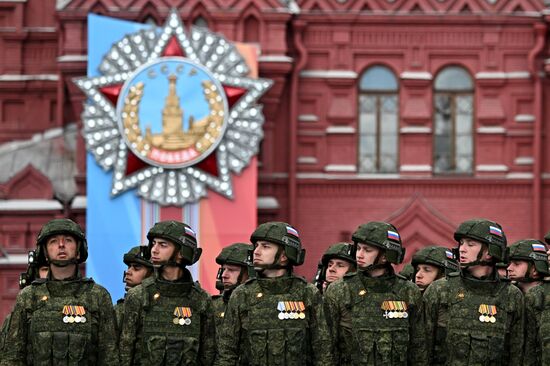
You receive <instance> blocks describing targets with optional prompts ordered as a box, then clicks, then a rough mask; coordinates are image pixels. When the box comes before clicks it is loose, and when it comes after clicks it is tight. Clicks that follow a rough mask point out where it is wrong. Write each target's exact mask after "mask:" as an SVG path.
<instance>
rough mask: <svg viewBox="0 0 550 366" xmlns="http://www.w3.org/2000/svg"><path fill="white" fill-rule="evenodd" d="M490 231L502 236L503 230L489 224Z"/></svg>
mask: <svg viewBox="0 0 550 366" xmlns="http://www.w3.org/2000/svg"><path fill="white" fill-rule="evenodd" d="M489 232H490V233H491V234H493V235H496V236H502V230H501V229H499V228H498V227H496V226H489Z"/></svg>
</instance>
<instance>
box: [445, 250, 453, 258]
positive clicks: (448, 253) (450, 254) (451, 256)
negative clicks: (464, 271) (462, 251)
mask: <svg viewBox="0 0 550 366" xmlns="http://www.w3.org/2000/svg"><path fill="white" fill-rule="evenodd" d="M445 255H446V256H447V258H449V259H455V256H454V255H453V252H451V251H450V250H446V251H445Z"/></svg>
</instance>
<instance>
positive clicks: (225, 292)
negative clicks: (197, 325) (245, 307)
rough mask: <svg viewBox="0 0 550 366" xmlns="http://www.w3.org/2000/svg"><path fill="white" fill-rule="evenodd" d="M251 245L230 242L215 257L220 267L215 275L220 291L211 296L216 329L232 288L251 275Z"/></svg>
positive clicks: (223, 313)
mask: <svg viewBox="0 0 550 366" xmlns="http://www.w3.org/2000/svg"><path fill="white" fill-rule="evenodd" d="M251 248H252V246H251V245H250V244H245V243H235V244H231V245H229V246H227V247H225V248H223V249H222V251H221V253H220V254H219V255H218V256H217V257H216V263H218V264H219V265H220V266H221V267H220V269H219V271H218V275H217V276H216V288H217V289H218V290H219V291H220V292H221V293H220V294H219V295H214V296H212V305H213V307H214V314H215V315H216V329H219V327H220V326H221V324H222V323H223V319H224V317H225V311H226V309H227V303H228V302H229V298H230V297H231V294H232V293H233V290H235V289H236V288H237V286H239V285H240V284H242V283H245V282H246V281H247V280H248V278H249V277H253V276H254V274H253V271H254V268H253V267H252V266H251V265H250V262H249V260H248V253H249V251H250V249H251Z"/></svg>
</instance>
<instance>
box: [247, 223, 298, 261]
mask: <svg viewBox="0 0 550 366" xmlns="http://www.w3.org/2000/svg"><path fill="white" fill-rule="evenodd" d="M250 241H251V242H252V244H254V245H256V243H257V242H258V241H267V242H270V243H274V244H278V245H282V246H283V248H284V250H285V254H286V256H287V257H288V260H289V262H290V264H292V265H294V266H299V265H301V264H303V263H304V260H305V257H306V250H305V249H302V242H301V241H300V235H299V234H298V230H296V229H295V228H294V227H293V226H292V225H290V224H287V223H286V222H279V221H271V222H266V223H263V224H261V225H260V226H258V227H257V228H256V230H254V232H253V233H252V235H251V236H250Z"/></svg>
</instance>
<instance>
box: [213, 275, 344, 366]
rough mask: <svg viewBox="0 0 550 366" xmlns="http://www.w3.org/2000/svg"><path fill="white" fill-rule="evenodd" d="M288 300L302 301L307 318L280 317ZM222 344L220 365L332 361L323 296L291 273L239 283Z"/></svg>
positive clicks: (225, 325) (232, 299)
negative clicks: (282, 304)
mask: <svg viewBox="0 0 550 366" xmlns="http://www.w3.org/2000/svg"><path fill="white" fill-rule="evenodd" d="M283 301H288V302H292V303H293V304H296V303H302V304H303V306H304V310H303V311H301V313H303V314H304V315H305V318H303V319H301V318H299V317H298V318H295V319H293V318H287V319H281V318H280V317H279V315H280V314H283V312H284V311H285V310H284V308H281V302H283ZM289 312H290V310H289ZM295 313H296V314H298V313H299V312H298V311H296V312H295ZM218 347H219V355H218V362H216V365H255V366H264V365H265V366H268V365H288V366H290V365H296V366H298V365H333V362H332V356H331V354H330V350H331V339H330V335H329V330H328V327H327V323H326V319H325V315H324V309H323V304H322V296H321V294H320V293H319V291H318V290H317V289H316V288H315V286H313V285H312V284H308V283H307V282H306V281H305V280H304V279H302V278H300V277H295V276H292V275H289V276H285V277H278V278H258V279H251V280H249V281H247V282H246V283H245V284H243V285H241V286H239V287H238V288H237V289H236V290H235V291H234V292H233V294H232V295H231V299H230V300H229V305H228V308H227V311H226V312H225V320H224V323H223V325H222V326H221V329H220V331H219V338H218Z"/></svg>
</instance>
